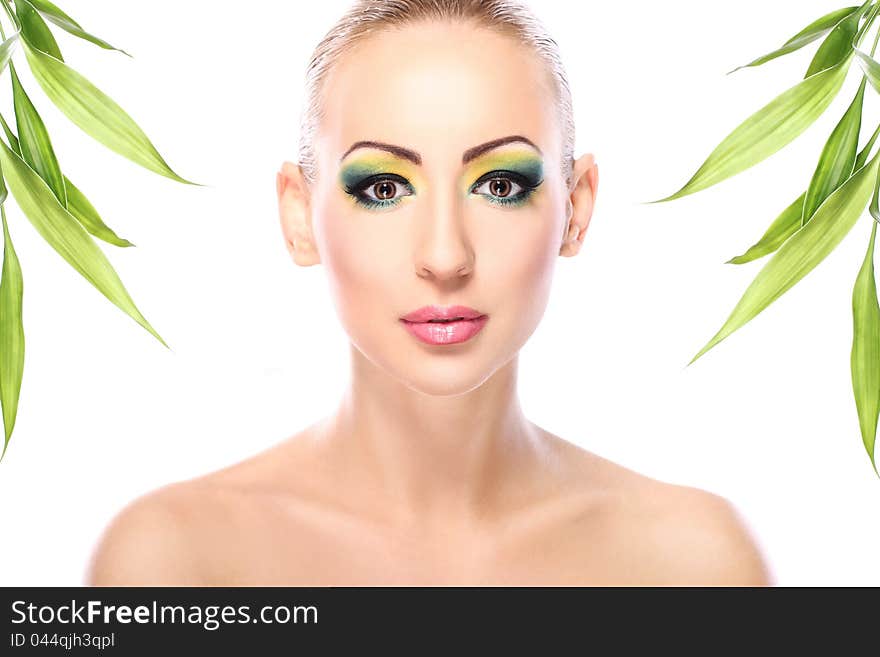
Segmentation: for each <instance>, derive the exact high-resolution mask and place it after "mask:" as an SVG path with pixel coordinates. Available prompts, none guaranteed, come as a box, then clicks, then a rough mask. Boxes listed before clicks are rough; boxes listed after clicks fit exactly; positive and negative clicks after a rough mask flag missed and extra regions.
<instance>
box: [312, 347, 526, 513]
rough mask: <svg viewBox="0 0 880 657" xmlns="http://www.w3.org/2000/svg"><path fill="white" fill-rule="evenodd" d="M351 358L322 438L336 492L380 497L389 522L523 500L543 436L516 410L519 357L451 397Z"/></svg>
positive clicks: (356, 353)
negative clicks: (333, 463) (334, 469)
mask: <svg viewBox="0 0 880 657" xmlns="http://www.w3.org/2000/svg"><path fill="white" fill-rule="evenodd" d="M351 358H352V370H351V371H352V378H351V381H350V384H349V387H348V389H347V390H346V392H345V395H344V396H343V399H342V401H341V403H340V405H339V407H338V409H337V411H336V412H335V413H334V414H333V415H332V416H331V417H330V418H329V421H328V422H327V424H326V425H325V433H324V440H323V442H324V443H325V446H327V447H328V448H330V449H332V450H333V452H334V453H335V457H334V458H338V459H339V462H341V463H342V464H343V470H344V473H345V476H344V478H343V482H340V483H341V485H345V486H357V487H359V488H360V487H363V488H360V490H364V491H372V492H374V493H377V494H378V497H379V499H380V500H381V504H382V508H383V512H384V513H388V514H391V515H392V516H394V518H393V519H394V520H395V521H401V522H406V523H414V522H415V523H419V524H430V523H431V522H432V521H433V520H436V521H437V523H438V524H441V525H444V526H448V525H449V523H450V519H453V518H459V519H462V521H463V522H473V521H474V520H475V519H476V518H478V517H485V516H486V515H487V514H490V513H491V509H492V507H493V506H494V505H497V504H502V503H506V504H509V503H511V502H510V497H511V496H513V497H514V498H522V497H523V496H524V495H525V494H526V491H527V488H528V483H529V480H528V477H529V473H530V472H534V471H535V467H536V465H539V463H538V461H539V458H536V457H539V456H540V451H541V445H540V439H541V432H540V429H538V427H536V426H535V425H534V424H532V423H531V422H529V421H528V420H527V419H526V418H525V417H524V416H523V414H522V411H521V409H520V405H519V400H518V398H517V393H516V380H517V364H518V357H514V358H513V359H512V360H511V361H509V362H508V363H507V364H506V365H504V366H502V367H501V368H499V369H498V370H497V371H496V372H495V373H493V374H492V376H491V377H489V378H488V379H487V380H486V381H484V382H483V383H481V384H480V385H478V386H476V387H475V388H473V389H472V390H470V391H468V392H465V393H461V394H455V395H447V396H440V395H427V394H424V393H422V392H419V391H417V390H414V389H413V388H410V387H408V386H407V385H405V384H404V383H402V382H401V381H399V380H398V379H395V378H393V377H392V376H390V375H389V374H388V373H387V372H385V371H384V370H382V369H380V368H379V367H377V366H376V365H375V364H374V363H372V361H370V360H369V359H367V358H366V357H364V355H363V354H362V353H361V352H360V351H359V350H358V349H357V348H355V347H354V346H353V345H352V347H351ZM529 468H531V469H529ZM505 497H506V499H505Z"/></svg>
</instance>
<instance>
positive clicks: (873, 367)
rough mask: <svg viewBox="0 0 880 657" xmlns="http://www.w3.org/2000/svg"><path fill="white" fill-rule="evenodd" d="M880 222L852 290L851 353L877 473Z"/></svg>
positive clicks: (863, 425) (859, 406) (857, 396)
mask: <svg viewBox="0 0 880 657" xmlns="http://www.w3.org/2000/svg"><path fill="white" fill-rule="evenodd" d="M876 237H877V222H876V221H872V222H871V239H870V241H869V242H868V251H867V253H865V259H864V261H863V262H862V266H861V268H860V269H859V274H858V276H857V277H856V283H855V286H854V287H853V294H852V308H853V342H852V351H851V352H850V369H851V372H852V386H853V395H854V396H855V401H856V410H857V412H858V416H859V428H860V429H861V432H862V442H863V443H864V444H865V449H866V450H868V456H869V457H870V458H871V465H873V466H874V472H875V473H876V474H877V475H878V476H880V472H878V471H877V462H876V460H875V456H874V455H875V444H876V443H875V440H876V436H877V419H878V415H880V305H878V302H877V284H876V281H875V279H874V241H875V238H876Z"/></svg>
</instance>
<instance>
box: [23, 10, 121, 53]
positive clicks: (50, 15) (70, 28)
mask: <svg viewBox="0 0 880 657" xmlns="http://www.w3.org/2000/svg"><path fill="white" fill-rule="evenodd" d="M28 2H29V3H30V4H31V5H32V6H33V7H34V8H35V9H36V10H37V11H39V12H40V13H41V14H43V16H45V18H46V20H48V21H50V22H52V23H54V24H55V25H57V26H58V27H60V28H61V29H63V30H66V31H67V32H70V33H71V34H73V35H74V36H77V37H79V38H80V39H85V40H86V41H91V42H92V43H94V44H95V45H98V46H101V47H102V48H104V49H106V50H118V51H119V52H121V53H123V54H125V55H128V56H129V57H131V55H129V54H128V53H127V52H125V51H124V50H122V49H121V48H114V47H113V46H111V45H110V44H109V43H107V42H106V41H104V40H103V39H99V38H98V37H96V36H94V35H91V34H89V33H88V32H86V31H85V30H83V29H82V27H81V26H80V24H79V23H77V22H76V21H75V20H73V19H72V18H71V17H70V16H68V15H67V14H65V13H64V12H63V11H61V10H60V9H59V8H58V7H56V6H55V5H54V4H52V3H51V2H48V0H28ZM16 4H17V3H16ZM59 59H60V58H59Z"/></svg>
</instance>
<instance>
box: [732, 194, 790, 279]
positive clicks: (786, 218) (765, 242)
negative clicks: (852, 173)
mask: <svg viewBox="0 0 880 657" xmlns="http://www.w3.org/2000/svg"><path fill="white" fill-rule="evenodd" d="M806 196H807V193H806V192H804V193H803V194H801V195H800V196H799V197H798V199H797V200H796V201H795V202H794V203H792V204H791V205H789V206H788V207H787V208H785V210H783V211H782V213H781V214H780V215H779V216H778V217H776V219H775V221H774V222H773V223H772V224H770V228H768V229H767V231H766V232H765V233H764V234H763V235H762V236H761V239H759V240H758V241H757V242H756V243H755V244H753V245H752V246H751V247H749V249H748V251H746V252H745V253H743V254H742V255H738V256H735V257H733V258H731V259H730V260H728V261H727V262H725V263H724V264H733V265H742V264H744V263H746V262H751V261H752V260H757V259H758V258H763V257H764V256H765V255H767V254H768V253H773V252H774V251H775V250H776V249H778V248H779V247H780V246H782V244H783V243H784V242H785V240H787V239H788V238H789V237H791V236H792V235H793V234H794V233H796V232H797V231H798V229H799V228H800V227H801V214H803V211H804V199H805V198H806Z"/></svg>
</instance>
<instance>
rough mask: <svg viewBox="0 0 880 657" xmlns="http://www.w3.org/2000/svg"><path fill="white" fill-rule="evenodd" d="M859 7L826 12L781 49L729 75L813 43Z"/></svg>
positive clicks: (738, 68) (736, 69) (739, 67)
mask: <svg viewBox="0 0 880 657" xmlns="http://www.w3.org/2000/svg"><path fill="white" fill-rule="evenodd" d="M858 8H859V7H844V8H843V9H837V10H835V11H832V12H831V13H829V14H825V15H824V16H822V18H819V19H818V20H815V21H813V22H812V23H810V24H809V25H807V26H806V27H805V28H804V29H802V30H801V31H800V32H798V33H797V34H795V35H794V36H793V37H791V38H790V39H789V40H788V41H786V42H785V43H784V44H783V45H782V47H780V48H779V49H777V50H774V51H773V52H771V53H769V54H767V55H764V56H762V57H758V58H757V59H755V60H754V61H752V62H749V63H748V64H745V65H743V66H738V67H736V68H735V69H733V70H732V71H729V72H728V73H727V75H730V74H731V73H733V72H734V71H738V70H740V69H741V68H748V67H750V66H760V65H761V64H765V63H766V62H769V61H771V60H773V59H776V58H777V57H782V56H783V55H787V54H789V53H792V52H795V51H796V50H799V49H801V48H803V47H804V46H806V45H808V44H810V43H812V42H813V41H815V40H816V39H819V38H820V37H822V36H824V35H825V34H827V33H828V31H829V30H831V28H833V27H834V26H835V25H837V24H838V23H839V22H840V21H841V20H842V19H844V18H846V17H847V16H849V15H850V14H852V13H853V12H854V11H855V10H857V9H858Z"/></svg>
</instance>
